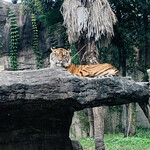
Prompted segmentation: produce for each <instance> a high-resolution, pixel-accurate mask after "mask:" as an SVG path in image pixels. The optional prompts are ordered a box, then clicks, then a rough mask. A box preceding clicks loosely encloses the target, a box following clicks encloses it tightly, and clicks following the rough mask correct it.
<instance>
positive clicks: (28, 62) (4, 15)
mask: <svg viewBox="0 0 150 150" xmlns="http://www.w3.org/2000/svg"><path fill="white" fill-rule="evenodd" d="M10 7H11V8H12V10H13V13H14V14H15V17H16V20H17V25H18V28H19V47H18V64H19V66H18V69H19V70H25V69H26V70H27V69H36V64H37V60H36V55H35V54H34V51H33V46H32V45H33V30H32V21H31V16H29V15H24V13H23V6H22V5H20V4H15V5H14V4H12V3H7V2H1V1H0V43H1V44H2V48H0V65H3V66H4V68H5V70H11V67H10V66H11V65H10V58H9V53H10V47H9V46H10V44H9V43H10V19H9V17H8V14H9V9H10ZM37 27H38V36H39V39H38V46H39V50H40V52H41V53H42V54H43V59H44V60H45V62H44V64H43V67H47V66H48V64H49V62H48V60H47V59H48V57H49V53H50V51H49V48H50V40H49V36H48V31H47V29H46V28H45V27H44V26H43V25H42V23H41V22H39V21H37Z"/></svg>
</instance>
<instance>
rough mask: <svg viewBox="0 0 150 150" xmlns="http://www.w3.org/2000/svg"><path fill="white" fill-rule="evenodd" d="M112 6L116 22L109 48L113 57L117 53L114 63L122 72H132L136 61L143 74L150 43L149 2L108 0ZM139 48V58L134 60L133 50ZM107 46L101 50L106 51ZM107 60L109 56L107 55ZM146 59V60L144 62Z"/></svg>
mask: <svg viewBox="0 0 150 150" xmlns="http://www.w3.org/2000/svg"><path fill="white" fill-rule="evenodd" d="M110 3H111V5H112V8H113V10H114V12H115V14H116V16H117V19H118V23H117V24H116V26H115V37H114V38H113V40H112V44H111V48H112V47H114V51H111V52H110V53H111V54H112V55H113V56H112V57H114V56H115V55H116V54H117V57H118V58H119V59H116V62H115V63H114V61H113V63H114V64H117V63H118V64H119V66H118V67H121V68H122V70H123V72H124V74H125V72H126V71H127V70H130V71H131V72H133V71H134V70H135V68H136V64H135V62H138V65H139V66H138V68H140V71H141V70H142V72H143V73H144V74H145V72H146V70H147V68H148V66H147V65H148V63H147V62H148V59H146V55H147V54H148V49H149V45H150V22H149V19H148V18H149V17H148V16H149V14H150V2H149V1H147V0H143V1H141V0H136V1H135V0H121V1H120V0H119V1H116V0H110ZM134 46H135V47H137V48H138V49H139V54H140V58H139V60H136V57H135V50H134V49H133V47H134ZM111 48H109V49H111ZM107 50H108V48H106V49H103V50H101V52H102V54H101V53H100V55H103V53H105V52H106V53H108V52H107ZM108 59H109V61H111V60H110V57H108ZM146 61H147V62H146Z"/></svg>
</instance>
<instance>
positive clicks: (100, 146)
mask: <svg viewBox="0 0 150 150" xmlns="http://www.w3.org/2000/svg"><path fill="white" fill-rule="evenodd" d="M84 43H85V44H86V48H85V49H83V50H82V52H80V54H79V55H80V60H81V64H88V65H90V64H97V63H98V60H99V59H98V49H97V47H96V44H95V41H94V40H92V39H91V41H88V42H87V41H84ZM76 46H77V48H78V50H80V49H82V48H83V40H82V42H81V41H80V42H78V44H76ZM90 111H91V110H88V112H90ZM92 114H93V116H92ZM90 115H91V116H89V118H90V120H89V122H90V125H91V127H90V129H92V130H93V124H94V135H95V148H96V150H104V149H105V145H104V112H103V108H102V107H96V108H93V113H90ZM93 117H94V122H91V120H92V119H91V118H93ZM90 132H93V131H90ZM91 134H92V133H91Z"/></svg>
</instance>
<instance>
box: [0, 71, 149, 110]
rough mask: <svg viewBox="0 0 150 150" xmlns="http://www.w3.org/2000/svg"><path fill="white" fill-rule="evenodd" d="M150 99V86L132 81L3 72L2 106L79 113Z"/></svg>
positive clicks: (64, 73) (58, 73)
mask: <svg viewBox="0 0 150 150" xmlns="http://www.w3.org/2000/svg"><path fill="white" fill-rule="evenodd" d="M148 98H149V87H148V85H147V84H144V83H137V82H135V81H133V80H132V79H131V78H123V77H113V78H101V79H97V78H79V77H77V76H73V75H71V74H70V73H68V72H67V71H66V70H65V69H61V68H58V69H41V70H33V71H17V72H13V71H12V72H11V71H4V72H0V102H14V103H15V102H17V101H18V100H20V101H22V102H26V101H29V102H33V101H48V102H50V103H51V104H53V103H55V104H56V103H58V104H59V103H62V102H65V104H68V105H69V106H71V107H73V108H74V110H80V109H84V108H87V107H95V106H101V105H107V106H110V105H111V106H112V105H121V104H126V103H130V102H144V101H147V100H148Z"/></svg>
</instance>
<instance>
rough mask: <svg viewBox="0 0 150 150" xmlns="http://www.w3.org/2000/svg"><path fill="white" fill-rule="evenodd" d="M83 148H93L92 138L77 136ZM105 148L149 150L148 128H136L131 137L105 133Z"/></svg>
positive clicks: (87, 149) (149, 130)
mask: <svg viewBox="0 0 150 150" xmlns="http://www.w3.org/2000/svg"><path fill="white" fill-rule="evenodd" d="M77 140H79V141H80V143H81V145H82V146H83V149H84V150H95V148H94V139H91V138H78V139H77ZM104 140H105V146H106V150H150V129H144V128H138V129H137V133H136V135H135V136H133V137H128V138H124V135H123V134H121V133H120V134H106V135H105V137H104Z"/></svg>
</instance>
